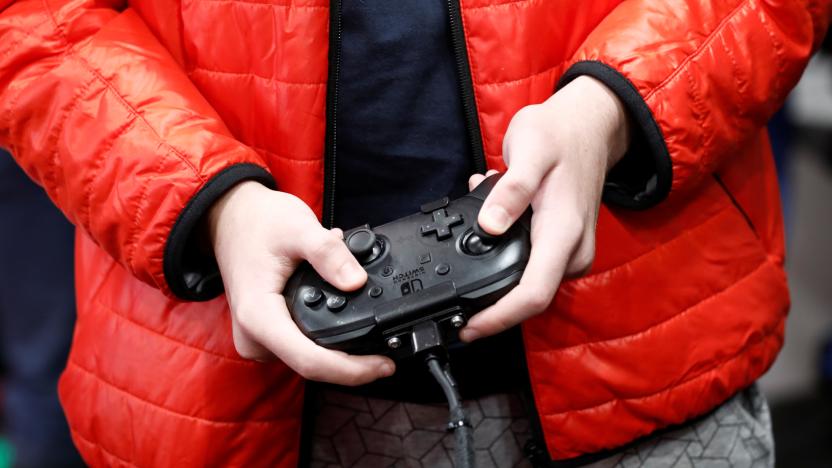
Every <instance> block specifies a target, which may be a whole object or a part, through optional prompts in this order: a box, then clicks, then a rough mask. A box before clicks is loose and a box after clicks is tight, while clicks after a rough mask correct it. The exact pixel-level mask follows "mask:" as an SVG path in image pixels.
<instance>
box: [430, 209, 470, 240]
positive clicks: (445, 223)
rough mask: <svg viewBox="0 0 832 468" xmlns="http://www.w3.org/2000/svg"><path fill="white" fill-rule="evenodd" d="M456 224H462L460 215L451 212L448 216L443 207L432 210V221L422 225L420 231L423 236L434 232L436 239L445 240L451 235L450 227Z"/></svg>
mask: <svg viewBox="0 0 832 468" xmlns="http://www.w3.org/2000/svg"><path fill="white" fill-rule="evenodd" d="M457 224H462V215H461V214H452V215H450V216H449V215H448V213H446V212H445V209H444V208H443V209H439V210H436V211H434V212H433V222H432V223H428V224H425V225H424V226H422V227H421V228H420V232H421V233H422V235H423V236H428V235H430V234H433V233H436V240H445V239H447V238H449V237H451V236H452V235H453V233H452V231H451V227H452V226H456V225H457Z"/></svg>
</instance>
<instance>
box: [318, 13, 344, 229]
mask: <svg viewBox="0 0 832 468" xmlns="http://www.w3.org/2000/svg"><path fill="white" fill-rule="evenodd" d="M330 6H331V8H330V12H329V13H330V15H334V19H335V21H334V24H333V25H332V27H334V32H335V36H334V39H335V40H334V41H332V40H330V45H329V46H330V47H331V48H332V51H333V53H334V60H333V63H332V70H330V73H329V78H328V83H329V84H330V85H331V86H332V88H331V93H328V96H329V101H328V102H327V124H328V125H329V129H328V131H329V141H328V148H327V149H326V156H328V160H327V161H324V168H325V170H327V169H328V171H329V177H328V179H326V180H325V182H324V210H323V211H324V212H323V219H322V221H323V223H324V226H325V227H328V228H332V227H333V226H334V225H335V174H336V171H337V168H336V165H335V162H336V156H337V152H338V151H337V137H338V122H337V119H336V116H337V108H338V81H339V79H340V77H341V2H340V0H333V1H332V2H331V5H330ZM331 39H332V38H331ZM325 176H326V175H325ZM327 180H328V182H329V187H328V188H327V186H326V181H327Z"/></svg>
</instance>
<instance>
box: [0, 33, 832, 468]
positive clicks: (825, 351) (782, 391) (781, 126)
mask: <svg viewBox="0 0 832 468" xmlns="http://www.w3.org/2000/svg"><path fill="white" fill-rule="evenodd" d="M770 130H771V135H772V143H773V145H774V148H775V153H776V155H777V162H778V168H779V171H780V179H781V191H782V197H783V206H784V213H785V217H786V226H787V227H786V231H787V235H786V239H787V252H788V255H787V271H788V274H789V283H790V285H791V294H792V309H791V316H790V318H789V321H788V323H787V329H786V342H785V346H784V348H783V351H782V352H781V354H780V356H779V358H778V360H777V362H776V363H775V365H774V366H773V367H772V369H771V370H770V371H769V372H768V374H766V375H765V376H764V377H763V379H762V380H761V387H762V389H763V391H764V392H765V394H766V395H767V397H768V399H769V403H770V405H771V408H772V414H773V421H774V432H775V440H776V450H777V466H778V467H806V468H812V467H831V466H832V40H831V39H830V38H827V48H826V51H825V52H822V53H821V54H818V55H817V56H816V57H815V58H814V59H813V60H812V62H811V64H810V66H809V68H808V69H807V71H806V73H805V75H804V76H803V78H802V80H801V82H800V84H799V85H798V86H797V88H796V89H795V90H794V91H793V93H792V95H791V96H790V99H789V101H788V103H787V104H786V106H785V108H784V109H783V110H782V111H781V112H780V113H779V114H778V115H777V116H775V118H774V119H772V122H771V124H770ZM0 227H2V228H0V403H2V404H0V468H7V467H10V466H19V467H62V466H63V467H72V466H83V464H82V463H81V461H80V459H79V458H78V455H77V453H76V452H75V451H74V449H73V447H72V446H71V443H70V441H69V435H68V429H67V427H66V423H65V421H64V420H63V416H62V413H61V412H60V407H59V406H58V401H57V396H56V385H57V378H58V375H59V373H60V371H61V370H62V368H63V365H64V361H65V359H66V354H67V351H68V346H69V342H70V339H71V333H72V323H73V320H74V301H73V296H72V229H71V226H69V224H68V223H67V222H66V221H65V220H64V219H63V218H62V217H61V215H60V213H59V212H58V211H57V210H56V209H55V208H54V207H52V206H51V204H50V203H49V201H48V199H47V198H46V196H45V195H44V194H43V193H42V191H40V189H37V188H36V187H34V185H33V184H32V183H31V182H30V181H28V179H26V178H25V176H24V175H23V173H22V171H20V170H19V169H18V168H17V167H16V166H15V165H14V163H13V162H12V161H11V158H10V157H8V155H6V154H5V153H2V150H0ZM35 246H39V248H37V249H36V248H34V247H35ZM43 246H46V248H43ZM43 284H49V285H50V287H49V288H48V290H47V291H46V292H44V290H43V287H42V285H43ZM33 285H34V286H33Z"/></svg>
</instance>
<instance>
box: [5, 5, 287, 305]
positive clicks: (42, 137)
mask: <svg viewBox="0 0 832 468" xmlns="http://www.w3.org/2000/svg"><path fill="white" fill-rule="evenodd" d="M124 3H125V2H123V1H117V0H108V1H103V0H37V1H16V2H15V1H8V0H5V1H4V0H0V146H4V147H7V148H8V149H9V150H10V151H11V153H12V154H13V155H14V157H15V159H16V160H17V162H18V163H19V164H20V165H21V166H22V167H23V169H24V170H25V171H26V172H27V174H28V175H29V176H30V177H31V178H32V179H34V180H35V181H36V182H37V183H38V184H40V185H41V186H42V187H43V188H44V189H45V190H46V192H47V193H48V194H49V196H50V198H51V199H52V200H53V201H54V202H55V204H57V205H58V207H59V208H60V209H61V210H62V211H63V212H64V214H65V215H66V216H67V217H68V218H69V219H70V221H72V222H73V223H74V224H75V225H76V226H77V227H79V228H81V229H83V230H84V231H85V232H86V233H87V235H89V237H91V238H92V239H93V240H94V241H95V242H96V243H97V244H98V245H100V246H101V247H102V248H103V249H104V250H106V251H107V252H108V253H109V254H110V255H111V256H112V257H113V258H115V259H116V260H117V261H118V262H119V263H120V264H122V265H124V266H125V267H126V268H128V269H129V270H130V271H131V272H132V273H133V274H134V275H135V276H136V277H138V278H139V279H141V280H142V281H145V282H147V283H149V284H151V285H155V286H156V287H158V288H160V289H161V290H162V291H164V292H165V293H167V294H171V293H172V294H173V295H175V296H178V297H179V298H181V299H187V300H205V299H210V298H211V297H214V296H216V295H217V294H219V293H220V292H221V291H222V284H221V281H220V280H219V275H218V272H217V268H216V264H215V262H214V261H213V259H211V258H210V256H206V255H200V254H199V253H198V250H197V249H196V248H195V245H196V242H195V239H194V237H195V232H196V231H197V229H196V227H197V226H198V224H199V222H200V219H201V218H202V215H203V214H204V212H205V211H206V210H207V208H208V207H209V206H210V205H211V203H212V202H213V201H214V200H215V199H216V198H218V197H219V196H220V195H221V194H222V193H223V192H224V191H225V190H226V189H228V188H230V187H231V186H232V185H234V184H235V183H237V182H239V181H241V180H244V179H253V180H257V181H260V182H262V183H264V184H266V185H270V186H271V185H273V184H274V182H273V179H272V177H271V175H270V174H269V172H268V170H267V169H266V166H265V164H264V162H263V161H262V160H261V158H260V157H259V155H258V154H257V153H256V152H254V151H253V150H252V149H250V148H248V147H246V146H245V145H243V144H242V143H240V142H238V141H237V140H236V139H235V138H234V137H233V136H232V135H231V134H230V132H229V130H228V129H227V128H226V127H225V125H224V124H223V123H222V121H221V120H220V118H219V117H218V116H217V114H216V113H215V111H214V110H213V109H212V108H211V106H210V105H209V104H208V103H207V102H206V101H205V99H204V98H203V97H202V96H201V95H200V93H199V91H198V90H197V89H196V87H195V86H194V85H193V83H191V82H190V80H189V79H188V77H187V76H186V74H185V72H184V71H183V70H182V68H181V67H180V66H179V64H178V63H177V62H176V61H175V60H174V59H173V57H172V56H171V55H170V54H169V53H168V52H167V50H166V49H165V48H164V47H163V46H162V45H161V44H160V43H159V42H158V40H157V39H156V38H155V37H154V36H153V34H152V33H151V32H150V30H149V29H148V28H147V26H146V25H145V24H144V22H143V21H142V20H141V19H140V17H139V16H138V15H137V14H136V13H135V12H133V11H132V10H130V9H125V5H124Z"/></svg>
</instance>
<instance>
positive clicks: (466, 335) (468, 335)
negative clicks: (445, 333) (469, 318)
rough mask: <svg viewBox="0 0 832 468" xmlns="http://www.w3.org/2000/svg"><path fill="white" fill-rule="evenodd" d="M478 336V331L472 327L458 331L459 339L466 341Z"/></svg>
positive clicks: (468, 341)
mask: <svg viewBox="0 0 832 468" xmlns="http://www.w3.org/2000/svg"><path fill="white" fill-rule="evenodd" d="M480 336H481V335H480V332H478V331H477V330H474V329H473V328H464V329H462V331H460V332H459V339H460V340H462V341H464V342H466V343H470V342H472V341H474V340H476V339H479V337H480Z"/></svg>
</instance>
